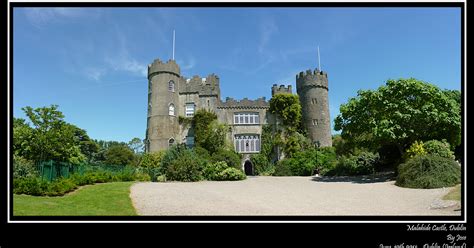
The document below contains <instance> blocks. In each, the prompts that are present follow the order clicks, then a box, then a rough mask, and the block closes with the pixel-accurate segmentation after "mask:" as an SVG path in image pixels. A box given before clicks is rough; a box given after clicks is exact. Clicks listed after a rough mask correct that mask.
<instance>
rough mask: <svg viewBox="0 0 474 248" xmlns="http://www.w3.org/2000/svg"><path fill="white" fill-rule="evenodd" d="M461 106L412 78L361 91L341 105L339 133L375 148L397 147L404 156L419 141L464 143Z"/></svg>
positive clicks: (348, 138) (338, 119) (337, 119)
mask: <svg viewBox="0 0 474 248" xmlns="http://www.w3.org/2000/svg"><path fill="white" fill-rule="evenodd" d="M459 106H460V105H458V104H456V102H455V101H454V100H452V98H451V97H448V96H447V94H445V93H444V92H443V91H442V90H440V89H439V88H438V87H436V86H434V85H432V84H429V83H425V82H423V81H420V80H417V79H414V78H410V79H399V80H388V81H387V83H386V85H385V86H381V87H380V88H378V89H377V90H360V91H358V96H357V97H355V98H351V99H350V100H349V102H348V103H346V104H343V105H341V107H340V114H339V115H338V116H337V117H336V119H335V130H336V131H339V130H342V133H341V135H342V137H343V138H344V139H347V140H350V141H356V143H358V144H360V145H363V146H368V147H372V148H380V147H382V146H384V145H395V146H396V147H397V148H398V150H399V153H400V156H401V155H403V154H404V151H405V150H406V149H407V148H408V146H409V145H410V144H412V143H413V142H414V141H416V140H420V141H425V140H431V139H438V140H442V139H446V140H448V142H449V143H451V144H452V145H458V144H459V143H460V140H461V116H460V109H459Z"/></svg>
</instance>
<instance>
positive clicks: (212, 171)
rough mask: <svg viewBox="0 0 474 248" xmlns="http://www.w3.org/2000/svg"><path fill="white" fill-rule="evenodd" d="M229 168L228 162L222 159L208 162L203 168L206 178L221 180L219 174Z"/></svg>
mask: <svg viewBox="0 0 474 248" xmlns="http://www.w3.org/2000/svg"><path fill="white" fill-rule="evenodd" d="M227 168H229V167H228V166H227V163H226V162H223V161H220V162H215V163H207V164H206V166H205V167H204V170H203V176H204V178H205V179H206V180H219V177H218V174H219V173H220V172H222V171H224V170H225V169H227Z"/></svg>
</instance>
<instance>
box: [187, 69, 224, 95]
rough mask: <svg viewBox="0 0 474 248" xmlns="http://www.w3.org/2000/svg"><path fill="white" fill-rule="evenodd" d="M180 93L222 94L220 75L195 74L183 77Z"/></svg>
mask: <svg viewBox="0 0 474 248" xmlns="http://www.w3.org/2000/svg"><path fill="white" fill-rule="evenodd" d="M179 93H180V94H193V93H194V94H195V93H197V94H199V95H220V86H219V77H218V76H217V75H215V74H210V75H208V76H207V77H200V76H199V75H194V76H193V77H192V78H185V77H181V82H180V85H179Z"/></svg>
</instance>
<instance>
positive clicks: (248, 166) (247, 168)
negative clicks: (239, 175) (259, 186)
mask: <svg viewBox="0 0 474 248" xmlns="http://www.w3.org/2000/svg"><path fill="white" fill-rule="evenodd" d="M244 171H245V175H247V176H253V165H252V162H250V160H247V161H245V163H244Z"/></svg>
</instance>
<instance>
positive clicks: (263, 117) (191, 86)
mask: <svg viewBox="0 0 474 248" xmlns="http://www.w3.org/2000/svg"><path fill="white" fill-rule="evenodd" d="M271 91H272V96H274V95H276V94H280V93H290V94H292V93H293V92H292V88H291V85H288V86H284V85H280V86H278V85H276V84H274V85H273V86H272V88H271ZM296 92H297V94H298V95H299V98H300V103H301V106H302V110H303V122H304V125H305V127H306V128H307V130H308V136H309V138H310V139H311V140H312V141H313V142H314V143H315V144H316V145H317V146H320V147H324V146H332V139H331V126H330V118H329V102H328V79H327V74H326V73H325V72H322V71H319V70H318V69H316V70H314V71H312V70H307V71H305V72H300V73H299V74H297V75H296ZM269 108H270V104H269V101H267V100H266V99H265V97H262V98H258V99H256V100H249V99H247V98H244V99H242V100H234V99H233V98H230V97H227V98H226V100H225V101H222V100H221V91H220V82H219V77H218V76H217V75H215V74H211V75H208V76H206V77H199V76H193V77H192V78H186V77H184V76H183V75H181V72H180V68H179V65H178V64H176V62H175V61H174V60H169V61H168V62H166V63H165V62H162V61H160V60H159V59H157V60H155V61H154V62H153V63H152V64H150V65H148V114H147V129H146V138H145V151H146V152H154V151H160V150H166V149H168V148H169V147H170V146H172V145H173V144H177V143H186V144H187V145H188V146H191V147H192V146H193V145H194V134H193V130H192V129H190V127H189V125H184V124H183V123H180V117H181V118H182V117H192V116H193V115H194V113H195V112H196V111H197V110H199V109H206V110H208V111H212V112H214V113H216V115H217V117H218V121H219V122H220V123H225V124H227V125H229V126H230V132H229V134H228V137H227V138H228V140H230V141H232V143H233V144H234V149H235V151H236V152H238V153H241V154H243V155H244V156H243V158H244V160H245V159H246V158H249V157H250V155H251V154H253V153H259V152H260V144H261V134H262V126H263V125H265V124H275V123H276V121H277V119H276V117H275V116H273V115H272V114H271V113H270V112H269Z"/></svg>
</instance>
